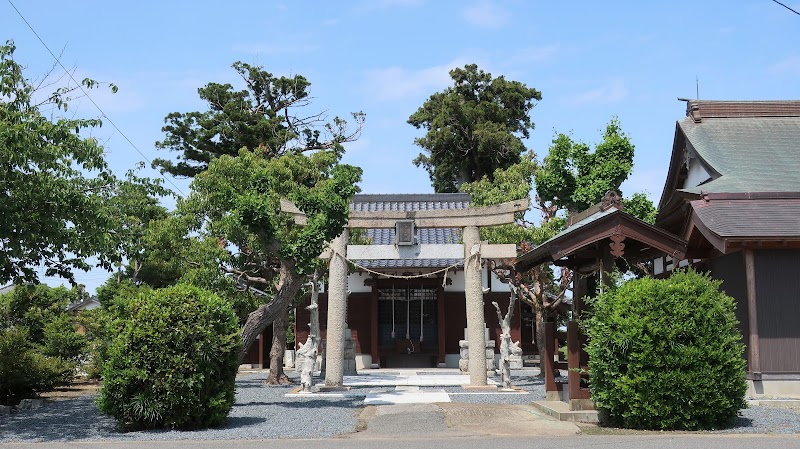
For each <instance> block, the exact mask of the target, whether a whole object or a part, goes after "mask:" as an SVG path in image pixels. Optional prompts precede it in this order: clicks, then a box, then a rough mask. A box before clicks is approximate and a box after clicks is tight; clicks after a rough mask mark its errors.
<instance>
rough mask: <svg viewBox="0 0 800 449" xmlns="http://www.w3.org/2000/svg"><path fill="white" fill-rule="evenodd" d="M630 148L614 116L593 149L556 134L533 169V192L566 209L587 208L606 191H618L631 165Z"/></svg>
mask: <svg viewBox="0 0 800 449" xmlns="http://www.w3.org/2000/svg"><path fill="white" fill-rule="evenodd" d="M633 150H634V147H633V144H632V143H631V141H630V139H629V138H628V136H626V135H625V133H624V132H623V131H622V128H621V127H620V124H619V121H618V120H617V119H616V118H613V119H611V121H610V122H609V123H608V125H606V129H605V132H604V133H603V141H602V142H601V143H599V144H597V146H595V149H594V151H593V152H591V151H590V150H589V146H588V145H586V144H584V143H581V142H574V141H573V140H572V139H571V138H570V137H569V136H568V135H566V134H558V135H557V136H556V137H555V139H553V144H552V145H551V146H550V150H549V152H548V154H547V156H546V157H545V158H544V161H543V163H542V167H541V169H540V170H538V171H537V172H536V176H535V179H534V180H535V184H536V193H537V194H538V195H539V197H540V198H541V199H542V200H543V201H549V202H551V203H552V204H554V205H556V206H557V207H558V208H559V209H566V210H567V211H568V212H570V213H575V212H580V211H582V210H585V209H588V208H589V207H591V206H592V205H594V204H596V203H598V202H599V201H600V199H601V198H603V195H604V194H605V193H606V192H607V191H609V190H614V191H617V192H619V186H620V185H621V184H622V182H623V181H625V180H626V179H627V178H628V175H630V173H631V170H632V169H633Z"/></svg>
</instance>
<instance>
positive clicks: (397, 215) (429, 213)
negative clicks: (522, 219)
mask: <svg viewBox="0 0 800 449" xmlns="http://www.w3.org/2000/svg"><path fill="white" fill-rule="evenodd" d="M280 204H281V211H282V212H287V213H289V214H292V215H293V216H294V220H295V223H296V224H298V225H305V224H306V223H307V219H306V216H305V214H304V213H303V211H301V210H300V209H298V208H297V206H295V205H294V204H293V203H292V202H291V201H288V200H281V203H280ZM529 206H530V199H529V198H524V199H521V200H517V201H509V202H506V203H502V204H497V205H494V206H482V207H469V208H466V209H426V210H415V211H350V221H349V222H348V224H347V227H349V228H370V229H374V228H393V227H394V226H395V223H396V222H397V221H398V220H414V224H415V226H417V227H418V228H461V227H465V226H494V225H501V224H509V223H513V222H514V214H515V213H516V212H524V211H526V210H528V207H529Z"/></svg>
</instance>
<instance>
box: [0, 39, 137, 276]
mask: <svg viewBox="0 0 800 449" xmlns="http://www.w3.org/2000/svg"><path fill="white" fill-rule="evenodd" d="M14 50H15V46H14V44H13V42H11V41H9V42H7V43H6V44H5V45H3V46H0V284H3V283H6V282H8V281H14V282H37V281H38V276H37V273H36V268H37V267H39V266H43V267H44V268H45V275H47V276H53V275H58V276H61V277H64V278H66V279H69V280H70V281H74V276H73V273H72V270H74V269H81V270H89V269H90V268H91V266H90V265H89V264H88V263H87V259H88V258H90V257H92V256H95V257H97V260H98V263H99V265H100V266H102V267H105V268H107V269H110V268H111V267H112V265H113V263H114V262H115V261H116V260H118V259H117V258H118V257H119V251H117V249H118V248H119V247H120V245H121V243H120V235H119V233H118V232H117V231H118V230H119V226H120V222H119V221H118V220H117V214H116V209H115V207H114V206H113V205H112V204H111V200H112V199H113V198H114V196H115V195H116V194H117V192H118V187H119V186H120V183H119V182H118V180H117V179H116V178H115V177H114V175H113V173H112V172H111V170H110V169H109V167H108V165H107V164H106V161H105V160H104V159H103V148H102V147H101V146H100V145H99V143H98V142H97V139H95V138H93V137H87V136H86V135H87V134H89V133H90V132H91V130H92V128H94V127H98V126H100V125H101V121H100V120H98V119H88V120H85V119H75V118H58V119H55V120H51V119H48V118H47V117H45V116H44V115H43V114H42V112H41V110H40V109H41V108H48V109H51V110H60V111H62V112H63V113H64V114H65V115H66V113H67V111H68V104H67V102H68V100H69V99H70V98H69V97H70V96H71V94H72V93H73V92H74V91H75V90H76V89H78V87H77V86H69V87H64V88H61V89H58V90H56V92H54V93H52V94H50V95H49V96H46V97H45V100H44V101H42V102H39V103H36V102H35V101H34V100H33V96H34V94H35V88H34V86H32V85H31V84H30V83H29V82H28V81H27V80H26V78H25V77H24V76H23V72H22V67H21V66H20V65H19V64H18V63H17V62H16V61H15V60H14ZM82 84H83V86H82V87H83V88H86V89H89V88H93V87H97V86H98V84H99V83H97V82H96V81H94V80H91V79H85V80H83V82H82ZM111 89H112V91H116V87H115V86H113V85H112V86H111ZM37 97H38V95H37ZM129 181H130V182H129V183H128V184H126V185H128V186H133V185H135V184H139V185H142V186H144V187H143V188H145V189H146V188H149V187H147V186H151V187H152V184H150V183H149V180H146V181H147V182H145V183H144V184H142V183H141V182H140V181H142V182H144V181H145V180H144V179H143V178H140V179H135V180H129Z"/></svg>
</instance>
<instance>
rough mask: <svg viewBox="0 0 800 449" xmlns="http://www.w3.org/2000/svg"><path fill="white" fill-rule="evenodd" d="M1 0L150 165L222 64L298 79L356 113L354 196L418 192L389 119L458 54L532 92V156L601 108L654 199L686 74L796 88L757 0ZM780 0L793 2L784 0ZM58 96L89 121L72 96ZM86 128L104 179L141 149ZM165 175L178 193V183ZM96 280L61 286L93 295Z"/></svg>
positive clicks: (796, 63) (786, 46)
mask: <svg viewBox="0 0 800 449" xmlns="http://www.w3.org/2000/svg"><path fill="white" fill-rule="evenodd" d="M13 1H14V4H15V5H16V6H17V8H18V9H19V10H20V12H21V13H22V14H23V15H24V16H25V18H26V19H27V20H28V21H29V22H30V24H31V25H32V26H33V27H34V29H35V30H36V31H37V32H38V33H39V35H40V36H41V37H42V39H43V40H44V41H45V42H46V43H47V45H48V46H49V47H50V48H51V49H52V50H53V51H54V52H55V53H56V54H59V53H61V51H62V50H63V55H62V58H61V60H62V62H63V63H64V65H66V66H67V67H74V68H75V70H76V78H79V79H80V78H83V77H87V76H88V77H91V78H94V79H97V80H100V81H109V82H113V83H115V84H116V85H117V86H118V87H119V92H118V93H117V94H116V95H111V94H109V93H107V92H100V91H93V92H92V93H91V95H92V98H93V99H95V101H96V102H97V103H98V104H99V105H100V106H101V107H102V108H103V109H104V111H105V112H106V114H107V115H108V117H109V118H110V119H111V120H113V121H114V123H116V125H117V126H118V127H119V128H120V129H121V130H122V132H123V133H124V134H125V135H126V136H127V137H128V138H129V139H130V140H131V141H132V142H133V143H134V144H135V145H136V147H138V149H139V150H140V151H141V152H142V153H144V155H145V156H146V157H147V158H149V159H153V158H155V157H170V154H169V153H166V152H163V151H157V150H156V149H155V147H154V145H153V143H154V142H155V141H157V140H161V139H162V138H163V133H162V132H161V126H162V125H163V119H164V116H166V115H167V114H168V113H170V112H175V111H178V112H187V111H191V110H198V109H202V108H204V105H203V104H202V102H201V101H200V100H199V99H198V98H197V88H198V87H201V86H203V85H205V84H206V83H207V82H210V81H214V82H231V83H233V84H234V85H236V86H240V84H239V81H240V80H239V79H237V75H236V74H235V72H234V71H233V70H232V69H231V68H230V65H231V63H233V62H234V61H243V62H247V63H251V64H258V65H262V66H264V67H265V68H266V69H267V70H269V71H270V72H272V73H273V74H275V75H278V76H280V75H287V76H288V75H295V74H300V75H303V76H305V77H307V78H308V79H309V81H310V82H311V83H312V85H311V89H310V91H311V95H312V96H313V97H314V101H313V104H312V105H311V106H310V108H309V111H310V112H319V111H322V110H325V111H328V114H329V115H330V116H331V117H333V116H335V115H339V116H342V117H345V116H348V115H349V112H351V111H363V112H365V113H366V114H367V120H366V123H365V128H364V131H363V134H362V136H361V138H360V140H358V141H357V142H355V143H351V144H349V145H348V146H347V154H346V156H345V162H347V163H351V164H354V165H358V166H360V167H362V168H363V169H364V179H363V182H362V183H361V188H362V190H363V192H365V193H425V192H431V191H432V189H431V187H430V183H429V180H428V177H427V173H426V172H425V171H424V170H423V169H421V168H417V167H415V166H414V165H413V164H412V163H411V160H412V159H413V158H414V157H415V156H416V155H417V154H418V153H419V151H420V150H419V148H418V147H415V146H414V144H413V139H414V138H415V137H418V136H420V135H421V134H422V133H421V131H419V130H416V129H415V128H413V127H412V126H411V125H408V124H407V123H406V120H407V119H408V116H409V115H410V114H412V113H413V112H414V111H415V110H416V109H417V108H418V107H419V106H420V105H421V104H422V103H423V102H424V101H425V99H427V98H428V96H430V95H431V94H432V93H434V92H437V91H439V90H442V89H443V88H445V87H447V86H448V85H449V84H450V78H449V75H448V73H447V72H448V70H449V69H451V68H453V67H457V66H463V65H464V64H468V63H477V64H478V65H479V67H480V68H482V69H483V70H485V71H488V72H491V73H492V74H493V75H495V76H497V75H505V76H506V77H507V78H509V79H512V80H517V81H521V82H523V83H525V84H527V85H528V86H530V87H535V88H536V89H538V90H540V91H541V92H542V97H543V98H542V101H541V102H539V103H538V104H537V106H536V107H535V108H534V110H533V112H532V118H533V121H534V123H535V124H536V129H535V130H534V131H533V132H532V133H531V137H530V139H528V140H527V142H526V144H527V146H528V147H529V148H531V149H533V150H534V151H535V152H536V153H537V154H539V155H540V156H543V155H545V154H546V153H547V148H548V146H549V144H550V141H551V140H552V138H553V135H554V132H556V131H558V132H571V133H572V135H573V137H574V138H576V139H577V140H582V141H585V142H587V143H594V142H597V141H598V140H599V136H600V130H601V129H602V128H603V127H604V126H605V124H606V123H607V122H608V121H609V119H610V118H611V117H612V116H614V115H616V116H618V117H619V119H620V121H621V124H622V127H623V129H624V130H625V132H626V133H627V134H628V135H629V136H630V137H631V139H632V141H633V143H634V145H635V146H636V158H635V166H634V172H633V175H632V176H631V178H630V179H629V180H628V182H626V184H624V185H623V191H624V192H625V194H626V195H627V194H630V193H633V192H634V191H641V190H646V191H648V192H649V193H650V196H651V198H652V199H654V200H655V201H657V200H658V198H659V196H660V195H661V190H662V188H663V183H664V178H665V175H666V169H667V164H668V162H669V154H670V151H671V147H672V139H673V136H674V132H675V121H676V120H678V119H680V118H681V117H682V116H683V115H684V111H685V104H684V103H683V102H679V101H677V97H688V98H694V97H695V96H696V83H695V79H696V78H697V79H699V92H700V98H703V99H717V100H762V99H764V100H766V99H798V98H800V82H798V81H800V47H798V42H800V15H796V14H794V13H792V12H791V11H789V10H787V9H785V8H783V7H781V6H780V5H778V4H776V3H775V2H773V1H770V0H752V1H750V0H748V1H745V0H741V1H738V0H737V1H704V2H698V1H683V0H671V1H666V2H644V1H610V2H590V1H577V2H540V1H524V0H507V1H488V0H487V1H480V0H479V1H473V0H466V1H433V0H427V1H426V0H373V1H353V2H322V1H319V2H313V1H307V2H272V1H258V2H255V1H253V2H250V1H238V2H218V1H213V2H212V1H195V2H178V1H160V2H151V1H139V2H108V1H103V2H100V1H81V2H63V1H37V2H29V1H24V0H13ZM783 3H784V4H786V5H787V6H789V7H792V8H793V9H795V10H797V11H800V0H785V1H783ZM0 17H2V23H3V27H2V29H1V31H0V38H2V39H3V40H6V39H13V40H14V41H15V43H16V45H17V53H16V59H17V60H18V61H19V62H22V63H23V64H25V65H26V66H27V67H28V70H27V72H26V74H27V76H28V77H31V78H36V77H40V76H41V75H42V74H43V73H45V72H46V71H47V70H48V69H49V68H50V67H51V66H52V65H53V58H52V57H51V56H50V54H49V53H48V52H47V50H46V49H45V48H44V47H43V46H42V44H41V43H39V41H38V40H37V39H36V37H35V36H34V35H33V33H32V32H31V31H30V30H29V29H28V27H27V25H25V23H24V22H23V21H22V19H20V17H19V16H18V15H17V13H16V11H14V9H13V8H12V6H11V4H9V3H8V1H3V2H0ZM73 106H75V109H74V113H76V114H78V115H80V116H85V117H96V116H98V115H99V113H98V112H97V110H95V109H94V107H93V106H92V105H91V103H90V102H88V101H87V100H85V99H83V100H78V101H76V102H75V103H74V104H73ZM71 113H72V112H71ZM95 135H97V136H98V137H100V138H101V139H102V140H103V142H104V147H105V151H106V154H107V158H108V161H109V162H110V164H111V166H112V167H113V168H114V169H115V170H116V171H118V172H119V173H124V172H125V171H126V170H128V169H130V168H132V167H133V166H134V165H135V164H136V163H137V162H139V161H141V160H143V157H142V156H141V155H140V154H139V153H138V152H137V151H136V150H135V149H134V148H133V147H132V146H131V145H130V144H129V143H128V142H127V141H126V140H125V139H124V137H123V136H122V135H121V134H120V133H118V132H116V131H115V130H114V129H113V128H112V127H111V126H108V125H106V126H104V127H103V128H102V129H100V130H96V131H95ZM147 172H150V171H149V170H147V171H146V173H145V174H147ZM150 175H151V176H155V175H157V173H156V172H151V173H150ZM173 182H175V183H176V184H177V185H178V186H179V187H180V189H181V190H182V191H183V192H188V190H189V189H188V181H186V180H173ZM106 277H107V275H106V274H105V273H101V272H91V273H87V274H85V275H81V274H80V273H79V275H78V280H79V282H84V283H86V284H87V287H88V288H89V290H93V289H94V287H95V286H96V285H98V284H99V283H101V282H102V281H103V280H104V279H105V278H106ZM46 281H47V282H48V283H56V282H57V280H54V279H46Z"/></svg>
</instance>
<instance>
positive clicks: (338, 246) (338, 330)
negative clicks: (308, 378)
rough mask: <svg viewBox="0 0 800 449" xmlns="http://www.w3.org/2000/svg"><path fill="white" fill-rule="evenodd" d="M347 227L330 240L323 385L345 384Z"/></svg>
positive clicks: (348, 235) (338, 385)
mask: <svg viewBox="0 0 800 449" xmlns="http://www.w3.org/2000/svg"><path fill="white" fill-rule="evenodd" d="M348 240H350V230H349V229H348V228H344V230H343V231H342V233H341V235H339V237H336V238H335V239H333V242H331V249H332V250H333V251H332V254H331V263H330V268H328V324H327V339H326V343H325V386H326V387H341V386H343V385H344V344H345V338H344V337H345V335H344V333H345V329H346V327H347V326H346V324H345V321H346V320H347V261H346V260H345V258H344V254H346V251H347V241H348Z"/></svg>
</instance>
